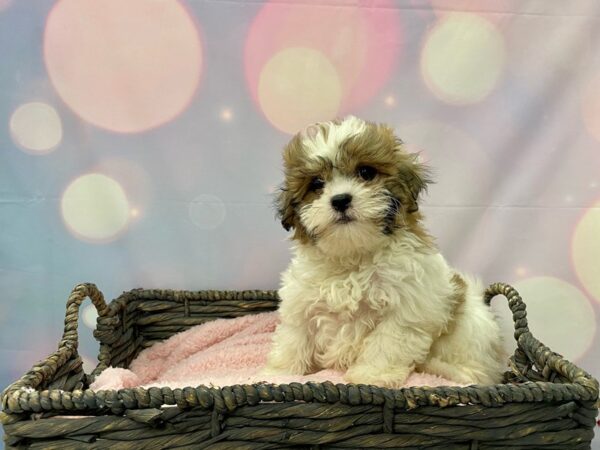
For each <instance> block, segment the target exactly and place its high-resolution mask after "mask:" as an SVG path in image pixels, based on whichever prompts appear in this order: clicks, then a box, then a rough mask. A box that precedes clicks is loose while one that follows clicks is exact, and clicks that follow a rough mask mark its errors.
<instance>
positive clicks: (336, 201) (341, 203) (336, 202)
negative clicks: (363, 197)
mask: <svg viewBox="0 0 600 450" xmlns="http://www.w3.org/2000/svg"><path fill="white" fill-rule="evenodd" d="M351 202H352V196H351V195H350V194H337V195H334V196H333V197H331V206H332V207H333V209H335V210H336V211H339V212H345V211H346V210H347V209H348V208H349V207H350V203H351Z"/></svg>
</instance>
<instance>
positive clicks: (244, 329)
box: [90, 312, 457, 390]
mask: <svg viewBox="0 0 600 450" xmlns="http://www.w3.org/2000/svg"><path fill="white" fill-rule="evenodd" d="M278 320H279V316H278V314H277V312H272V313H263V314H257V315H252V316H244V317H239V318H236V319H218V320H215V321H212V322H208V323H205V324H202V325H198V326H195V327H193V328H190V329H189V330H187V331H184V332H181V333H178V334H176V335H174V336H172V337H171V338H169V339H167V340H166V341H164V342H161V343H158V344H155V345H154V346H152V347H150V348H147V349H145V350H143V351H142V352H141V353H140V354H139V355H138V357H137V358H136V359H135V360H134V361H133V362H132V363H131V365H130V368H129V369H119V368H113V367H109V368H107V369H106V370H105V371H104V372H102V373H101V374H100V375H99V376H98V377H97V378H96V381H95V382H94V383H93V384H92V385H91V386H90V388H91V389H93V390H101V389H122V388H132V387H140V386H141V387H146V388H147V387H151V386H169V387H171V388H183V387H186V386H198V385H201V384H203V385H206V386H230V385H234V384H255V383H261V382H268V383H277V384H281V383H290V382H293V381H297V382H301V383H305V382H307V381H315V382H322V381H331V382H333V383H344V379H343V375H344V374H343V373H342V372H339V371H335V370H322V371H320V372H317V373H313V374H310V375H305V376H291V375H290V376H276V377H275V376H273V377H268V378H266V379H265V377H264V376H261V375H260V371H261V369H262V368H263V367H264V365H265V363H266V360H267V355H268V353H269V348H270V346H271V337H272V334H273V331H275V327H276V325H277V323H278ZM456 384H457V383H454V382H451V381H448V380H445V379H443V378H440V377H438V376H436V375H429V374H421V373H413V374H412V375H411V376H410V377H409V378H408V380H407V382H406V386H424V385H427V386H442V385H456Z"/></svg>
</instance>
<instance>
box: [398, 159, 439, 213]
mask: <svg viewBox="0 0 600 450" xmlns="http://www.w3.org/2000/svg"><path fill="white" fill-rule="evenodd" d="M402 156H403V158H402V159H403V161H402V163H401V164H400V171H399V174H398V176H399V178H400V181H401V183H402V184H403V186H404V189H403V190H404V191H405V196H404V197H405V198H404V199H403V200H404V203H405V205H406V212H407V213H414V212H416V211H418V210H419V197H420V196H421V194H422V193H423V192H425V191H426V190H427V186H428V185H429V184H430V183H432V180H431V171H430V169H429V167H427V166H426V165H425V164H423V163H421V162H419V155H418V154H415V153H412V154H409V153H404V154H403V155H402Z"/></svg>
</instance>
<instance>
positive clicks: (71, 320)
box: [58, 283, 109, 350]
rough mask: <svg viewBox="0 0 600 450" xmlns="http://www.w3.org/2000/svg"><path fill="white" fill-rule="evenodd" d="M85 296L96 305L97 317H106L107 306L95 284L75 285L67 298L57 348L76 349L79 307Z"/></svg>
mask: <svg viewBox="0 0 600 450" xmlns="http://www.w3.org/2000/svg"><path fill="white" fill-rule="evenodd" d="M86 298H89V299H90V300H91V301H92V304H93V305H94V306H95V307H96V311H98V316H99V317H106V316H107V315H108V311H109V308H108V305H107V304H106V302H105V301H104V295H103V294H102V292H100V290H99V289H98V288H97V287H96V285H95V284H92V283H83V284H78V285H77V286H75V287H74V288H73V290H72V291H71V295H69V299H68V300H67V312H66V314H65V331H64V333H63V335H62V339H61V340H60V343H59V344H58V346H59V348H60V347H72V348H73V349H74V350H77V347H78V344H79V336H78V334H77V324H78V321H79V308H80V307H81V304H82V303H83V301H84V300H85V299H86Z"/></svg>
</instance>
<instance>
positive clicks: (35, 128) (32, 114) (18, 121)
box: [9, 102, 63, 154]
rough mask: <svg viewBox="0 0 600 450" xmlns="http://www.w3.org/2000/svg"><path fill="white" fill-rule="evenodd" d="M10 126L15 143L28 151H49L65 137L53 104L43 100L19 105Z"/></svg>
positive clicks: (11, 118)
mask: <svg viewBox="0 0 600 450" xmlns="http://www.w3.org/2000/svg"><path fill="white" fill-rule="evenodd" d="M9 128H10V133H11V136H12V138H13V141H14V142H15V144H17V145H18V146H19V147H21V148H22V149H23V150H25V151H26V152H28V153H35V154H44V153H48V152H50V151H52V150H54V148H55V147H56V146H57V145H58V144H59V143H60V141H61V140H62V137H63V129H62V122H61V120H60V116H59V115H58V113H57V112H56V110H55V109H54V108H53V107H52V106H50V105H48V104H47V103H42V102H31V103H25V104H23V105H21V106H19V107H18V108H17V109H16V110H15V111H14V112H13V114H12V116H11V117H10V123H9Z"/></svg>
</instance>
